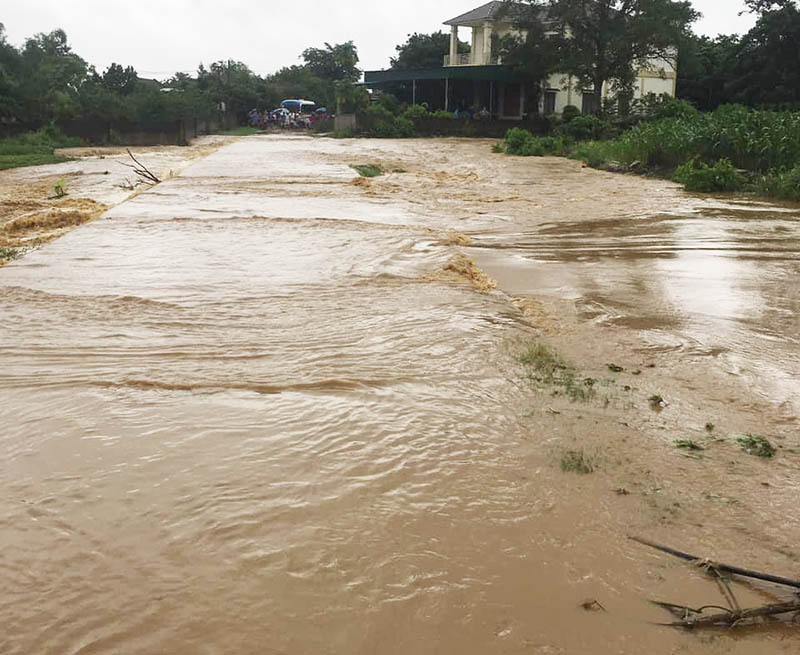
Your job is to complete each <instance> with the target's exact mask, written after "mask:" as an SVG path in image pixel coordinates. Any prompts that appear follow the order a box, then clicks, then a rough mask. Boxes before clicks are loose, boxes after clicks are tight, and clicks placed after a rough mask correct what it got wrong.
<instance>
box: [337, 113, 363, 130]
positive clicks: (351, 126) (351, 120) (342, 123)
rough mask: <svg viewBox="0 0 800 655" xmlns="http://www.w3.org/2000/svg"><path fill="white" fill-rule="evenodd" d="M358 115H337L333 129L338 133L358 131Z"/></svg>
mask: <svg viewBox="0 0 800 655" xmlns="http://www.w3.org/2000/svg"><path fill="white" fill-rule="evenodd" d="M356 126H357V125H356V115H355V114H337V115H336V117H335V118H334V120H333V129H334V130H336V131H337V132H340V131H341V132H343V131H345V130H352V131H353V132H355V131H356Z"/></svg>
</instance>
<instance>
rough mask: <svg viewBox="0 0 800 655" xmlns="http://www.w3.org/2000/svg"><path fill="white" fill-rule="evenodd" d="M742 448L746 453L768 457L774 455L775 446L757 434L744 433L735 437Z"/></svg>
mask: <svg viewBox="0 0 800 655" xmlns="http://www.w3.org/2000/svg"><path fill="white" fill-rule="evenodd" d="M736 441H737V442H738V444H739V445H740V446H741V447H742V450H744V452H746V453H747V454H748V455H755V456H756V457H764V458H765V459H769V458H771V457H774V455H775V447H774V446H773V445H772V444H771V443H770V442H769V441H767V440H766V439H765V438H764V437H762V436H761V435H758V434H749V433H748V434H744V435H742V436H741V437H739V438H738V439H736Z"/></svg>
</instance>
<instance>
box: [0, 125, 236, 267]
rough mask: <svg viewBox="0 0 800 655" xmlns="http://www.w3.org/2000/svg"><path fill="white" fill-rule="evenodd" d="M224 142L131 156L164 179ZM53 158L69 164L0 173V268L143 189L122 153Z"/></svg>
mask: <svg viewBox="0 0 800 655" xmlns="http://www.w3.org/2000/svg"><path fill="white" fill-rule="evenodd" d="M229 141H230V139H228V138H225V137H203V138H200V139H197V140H195V142H194V143H193V144H192V145H191V146H189V147H186V148H179V147H172V146H160V147H152V148H133V149H132V152H133V153H134V155H135V156H137V157H139V158H141V160H142V161H143V163H144V164H145V165H146V166H148V167H149V168H150V169H151V170H152V171H153V172H154V173H155V174H156V175H157V176H158V177H159V178H162V179H166V178H169V177H171V176H174V175H178V174H180V171H181V170H182V169H183V168H184V167H185V166H187V165H188V164H189V163H191V162H192V161H194V160H196V159H198V158H200V157H204V156H206V155H208V154H210V153H211V152H213V151H214V150H216V149H217V148H219V147H221V146H222V145H223V144H224V143H226V142H229ZM58 154H59V155H61V156H64V157H69V158H71V159H74V161H71V162H67V163H63V164H53V165H47V166H36V167H28V168H22V169H12V170H8V171H3V172H0V248H3V249H4V251H5V254H7V255H8V257H2V258H0V266H2V265H3V264H4V263H5V262H6V261H7V260H8V259H10V258H12V257H13V256H19V255H22V254H24V253H25V252H26V251H27V250H30V249H31V248H36V247H38V246H40V245H42V244H44V243H47V242H48V241H51V240H52V239H55V238H58V237H59V236H63V235H64V234H66V233H67V232H68V231H70V230H71V229H73V228H75V227H76V226H78V225H82V224H83V223H86V222H88V221H91V220H94V219H96V218H98V217H99V216H100V215H101V214H102V213H103V212H104V211H106V210H107V209H108V208H109V207H112V206H114V205H117V204H119V203H120V202H123V201H125V200H126V199H128V198H130V197H131V196H132V195H133V194H136V193H140V192H141V191H143V190H144V189H145V188H146V184H145V183H144V182H143V181H142V179H141V178H140V177H138V176H137V175H136V174H135V173H134V172H133V171H132V170H131V169H130V168H129V167H127V166H126V164H131V163H132V161H131V159H130V157H129V156H128V154H127V149H126V148H118V147H97V148H64V149H61V150H59V151H58ZM56 187H59V188H56Z"/></svg>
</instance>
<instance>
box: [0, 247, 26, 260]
mask: <svg viewBox="0 0 800 655" xmlns="http://www.w3.org/2000/svg"><path fill="white" fill-rule="evenodd" d="M20 254H21V253H20V251H19V249H17V248H4V247H2V246H0V264H4V263H5V262H9V261H11V260H12V259H16V258H17V257H19V256H20Z"/></svg>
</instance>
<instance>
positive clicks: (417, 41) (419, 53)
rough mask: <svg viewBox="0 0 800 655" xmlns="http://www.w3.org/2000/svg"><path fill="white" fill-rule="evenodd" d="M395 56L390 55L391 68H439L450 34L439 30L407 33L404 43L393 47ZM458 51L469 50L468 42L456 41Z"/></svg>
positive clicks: (448, 47) (447, 50) (446, 52)
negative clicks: (426, 32) (427, 32)
mask: <svg viewBox="0 0 800 655" xmlns="http://www.w3.org/2000/svg"><path fill="white" fill-rule="evenodd" d="M395 51H396V52H397V56H396V57H391V59H390V63H391V66H392V68H401V69H404V70H407V69H410V68H439V67H441V65H442V61H444V56H445V55H446V54H448V53H449V52H450V35H449V34H445V33H444V32H442V31H441V30H440V31H438V32H432V33H431V34H418V33H416V32H415V33H414V34H409V36H408V40H407V41H406V42H405V43H401V44H400V45H398V46H396V47H395ZM458 51H459V52H460V53H466V52H469V51H470V46H469V44H468V43H464V42H463V41H459V42H458Z"/></svg>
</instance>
